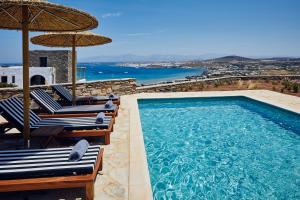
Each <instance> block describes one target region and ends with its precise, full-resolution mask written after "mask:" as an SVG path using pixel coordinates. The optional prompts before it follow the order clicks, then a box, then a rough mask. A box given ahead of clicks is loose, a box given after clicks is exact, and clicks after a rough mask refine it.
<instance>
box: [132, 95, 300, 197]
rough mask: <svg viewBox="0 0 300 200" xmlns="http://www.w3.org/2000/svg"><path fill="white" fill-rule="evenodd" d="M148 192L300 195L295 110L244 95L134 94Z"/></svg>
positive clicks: (299, 149)
mask: <svg viewBox="0 0 300 200" xmlns="http://www.w3.org/2000/svg"><path fill="white" fill-rule="evenodd" d="M138 105H139V112H140V117H141V123H142V129H143V136H144V143H145V148H146V153H147V160H148V167H149V172H150V179H151V185H152V191H153V196H154V199H203V198H206V199H258V198H259V199H299V198H300V115H299V114H296V113H292V112H289V111H285V110H283V109H280V108H277V107H274V106H270V105H268V104H265V103H261V102H258V101H254V100H251V99H248V98H246V97H217V98H183V99H155V100H139V101H138Z"/></svg>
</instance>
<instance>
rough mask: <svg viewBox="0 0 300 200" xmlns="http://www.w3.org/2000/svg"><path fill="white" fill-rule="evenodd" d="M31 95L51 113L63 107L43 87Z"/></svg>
mask: <svg viewBox="0 0 300 200" xmlns="http://www.w3.org/2000/svg"><path fill="white" fill-rule="evenodd" d="M30 94H31V97H32V98H33V99H34V100H35V101H36V102H37V103H38V104H39V105H40V106H41V107H43V108H44V109H46V110H47V111H48V112H49V113H51V114H54V113H55V111H57V110H59V109H62V106H61V105H60V104H59V103H57V102H56V101H55V100H54V99H53V98H52V97H51V96H50V95H49V94H48V93H47V92H45V91H44V90H42V89H37V90H34V91H32V92H31V93H30Z"/></svg>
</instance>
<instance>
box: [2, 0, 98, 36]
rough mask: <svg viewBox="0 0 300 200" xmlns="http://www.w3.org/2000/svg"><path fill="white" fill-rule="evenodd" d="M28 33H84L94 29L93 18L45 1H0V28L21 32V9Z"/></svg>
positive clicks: (95, 24)
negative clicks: (26, 17)
mask: <svg viewBox="0 0 300 200" xmlns="http://www.w3.org/2000/svg"><path fill="white" fill-rule="evenodd" d="M24 7H27V10H28V19H27V21H28V29H29V30H30V31H55V32H56V31H84V30H90V29H93V28H96V27H97V26H98V21H97V19H96V18H95V17H93V16H91V15H89V14H87V13H85V12H82V11H79V10H77V9H73V8H69V7H65V6H63V5H58V4H54V3H50V2H47V1H45V0H0V28H2V29H13V30H16V29H17V30H22V28H23V27H22V22H24V17H23V15H24V13H23V9H24Z"/></svg>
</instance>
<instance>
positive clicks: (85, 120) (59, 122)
mask: <svg viewBox="0 0 300 200" xmlns="http://www.w3.org/2000/svg"><path fill="white" fill-rule="evenodd" d="M95 121H96V118H95V117H76V118H48V119H42V120H41V121H40V122H39V123H37V124H36V125H34V126H33V127H34V128H38V127H41V126H64V129H65V130H84V129H106V128H108V127H109V125H110V123H111V121H112V117H111V116H106V117H105V119H104V122H103V124H96V123H95Z"/></svg>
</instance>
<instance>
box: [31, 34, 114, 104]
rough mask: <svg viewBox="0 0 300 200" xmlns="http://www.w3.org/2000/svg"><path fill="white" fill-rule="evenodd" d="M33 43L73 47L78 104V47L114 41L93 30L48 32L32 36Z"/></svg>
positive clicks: (73, 82) (74, 101)
mask: <svg viewBox="0 0 300 200" xmlns="http://www.w3.org/2000/svg"><path fill="white" fill-rule="evenodd" d="M31 42H32V43H33V44H38V45H43V46H47V47H72V95H73V105H75V104H76V47H85V46H96V45H102V44H107V43H110V42H112V40H111V39H110V38H108V37H105V36H102V35H98V34H95V33H91V32H87V31H85V32H66V33H47V34H44V35H39V36H35V37H33V38H31Z"/></svg>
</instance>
